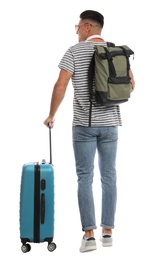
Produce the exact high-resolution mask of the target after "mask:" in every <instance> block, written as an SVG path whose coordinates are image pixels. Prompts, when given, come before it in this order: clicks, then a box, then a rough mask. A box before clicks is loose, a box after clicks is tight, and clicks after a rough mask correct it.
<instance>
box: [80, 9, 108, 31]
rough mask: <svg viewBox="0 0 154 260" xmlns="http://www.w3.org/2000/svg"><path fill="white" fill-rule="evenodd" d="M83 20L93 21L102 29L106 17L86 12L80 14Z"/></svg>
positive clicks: (93, 12)
mask: <svg viewBox="0 0 154 260" xmlns="http://www.w3.org/2000/svg"><path fill="white" fill-rule="evenodd" d="M80 19H82V20H86V19H89V20H92V21H94V22H96V23H98V24H99V25H100V27H101V28H103V26H104V16H103V15H102V14H100V13H99V12H97V11H93V10H86V11H84V12H82V13H81V14H80Z"/></svg>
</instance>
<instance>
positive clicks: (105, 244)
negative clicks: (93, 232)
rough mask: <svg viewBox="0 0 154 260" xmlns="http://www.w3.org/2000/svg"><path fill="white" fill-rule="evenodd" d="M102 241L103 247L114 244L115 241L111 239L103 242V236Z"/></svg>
mask: <svg viewBox="0 0 154 260" xmlns="http://www.w3.org/2000/svg"><path fill="white" fill-rule="evenodd" d="M100 241H101V242H102V246H103V247H110V246H112V244H113V242H112V241H110V242H107V241H106V242H103V238H102V237H100Z"/></svg>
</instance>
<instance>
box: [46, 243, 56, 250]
mask: <svg viewBox="0 0 154 260" xmlns="http://www.w3.org/2000/svg"><path fill="white" fill-rule="evenodd" d="M47 248H48V250H49V251H50V252H52V251H54V250H55V249H56V244H55V243H50V244H48V246H47Z"/></svg>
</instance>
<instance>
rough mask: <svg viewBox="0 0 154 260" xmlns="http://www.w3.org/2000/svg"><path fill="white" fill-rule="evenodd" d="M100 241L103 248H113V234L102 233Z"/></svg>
mask: <svg viewBox="0 0 154 260" xmlns="http://www.w3.org/2000/svg"><path fill="white" fill-rule="evenodd" d="M100 241H101V242H102V246H105V247H107V246H112V244H113V239H112V234H106V233H102V236H101V238H100Z"/></svg>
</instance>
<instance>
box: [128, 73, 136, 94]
mask: <svg viewBox="0 0 154 260" xmlns="http://www.w3.org/2000/svg"><path fill="white" fill-rule="evenodd" d="M129 76H130V78H131V81H130V92H132V91H133V90H134V88H135V80H134V76H133V72H132V70H130V71H129Z"/></svg>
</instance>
